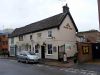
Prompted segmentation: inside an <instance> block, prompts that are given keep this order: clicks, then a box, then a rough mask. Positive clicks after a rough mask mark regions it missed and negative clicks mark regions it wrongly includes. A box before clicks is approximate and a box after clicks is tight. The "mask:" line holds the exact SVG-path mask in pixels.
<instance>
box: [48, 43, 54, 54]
mask: <svg viewBox="0 0 100 75" xmlns="http://www.w3.org/2000/svg"><path fill="white" fill-rule="evenodd" d="M50 45H51V48H49V47H50ZM47 50H48V51H47V53H48V55H51V54H53V46H52V44H48V45H47ZM49 51H50V52H49Z"/></svg>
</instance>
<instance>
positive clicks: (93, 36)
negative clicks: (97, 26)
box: [77, 30, 100, 43]
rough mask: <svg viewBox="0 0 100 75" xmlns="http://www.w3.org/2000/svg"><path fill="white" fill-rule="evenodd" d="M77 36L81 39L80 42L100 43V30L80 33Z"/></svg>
mask: <svg viewBox="0 0 100 75" xmlns="http://www.w3.org/2000/svg"><path fill="white" fill-rule="evenodd" d="M77 35H78V37H80V39H81V40H80V42H88V43H100V32H99V31H98V30H90V31H84V32H78V33H77Z"/></svg>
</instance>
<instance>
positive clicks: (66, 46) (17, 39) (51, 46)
mask: <svg viewBox="0 0 100 75" xmlns="http://www.w3.org/2000/svg"><path fill="white" fill-rule="evenodd" d="M77 32H78V29H77V27H76V24H75V22H74V20H73V18H72V16H71V14H70V11H69V7H68V6H67V5H66V6H63V13H60V14H57V15H55V16H52V17H49V18H46V19H44V20H41V21H38V22H35V23H32V24H29V25H26V26H24V27H21V28H16V29H15V30H14V31H13V32H12V34H11V35H10V36H9V52H10V55H11V56H15V55H16V54H17V53H18V52H20V51H22V50H29V51H32V52H34V53H36V54H37V55H39V56H40V58H46V59H57V60H58V59H59V58H61V57H62V54H63V53H64V52H66V53H67V57H71V56H73V55H74V54H75V53H76V52H77V47H76V33H77Z"/></svg>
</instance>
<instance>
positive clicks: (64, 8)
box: [63, 4, 69, 13]
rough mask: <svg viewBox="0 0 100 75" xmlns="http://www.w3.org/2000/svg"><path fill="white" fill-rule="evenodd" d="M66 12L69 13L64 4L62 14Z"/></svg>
mask: <svg viewBox="0 0 100 75" xmlns="http://www.w3.org/2000/svg"><path fill="white" fill-rule="evenodd" d="M67 12H69V7H68V6H67V4H66V5H65V6H63V13H67Z"/></svg>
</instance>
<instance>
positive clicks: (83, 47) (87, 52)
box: [82, 46, 89, 54]
mask: <svg viewBox="0 0 100 75" xmlns="http://www.w3.org/2000/svg"><path fill="white" fill-rule="evenodd" d="M82 49H83V54H89V46H82Z"/></svg>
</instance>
